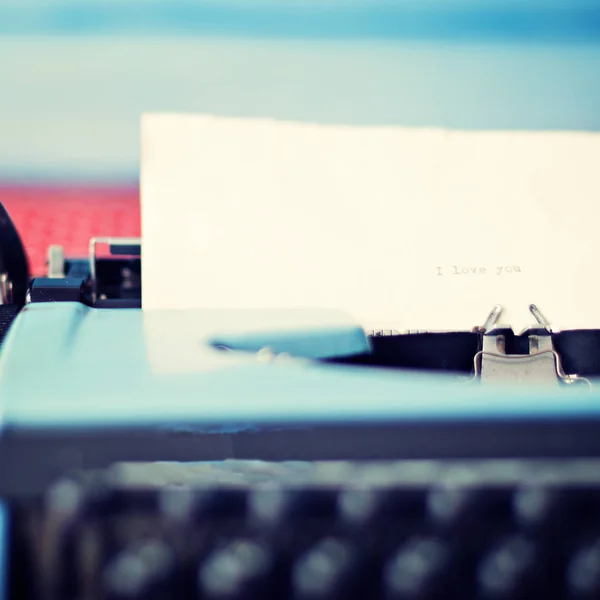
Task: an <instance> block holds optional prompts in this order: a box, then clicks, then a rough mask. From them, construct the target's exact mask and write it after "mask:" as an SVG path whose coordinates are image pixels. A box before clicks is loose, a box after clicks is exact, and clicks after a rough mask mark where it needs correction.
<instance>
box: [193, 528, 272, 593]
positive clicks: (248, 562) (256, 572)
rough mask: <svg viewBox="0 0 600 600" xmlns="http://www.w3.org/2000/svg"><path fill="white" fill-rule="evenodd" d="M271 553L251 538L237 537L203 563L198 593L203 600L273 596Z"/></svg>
mask: <svg viewBox="0 0 600 600" xmlns="http://www.w3.org/2000/svg"><path fill="white" fill-rule="evenodd" d="M273 566H274V563H273V557H272V554H271V552H270V551H269V550H268V549H267V548H266V547H264V546H263V545H262V544H260V543H257V542H254V541H251V540H234V541H232V542H230V543H228V544H227V545H225V546H223V547H222V548H219V549H217V550H215V551H214V552H213V553H212V554H210V555H209V556H208V557H207V558H206V559H205V560H204V561H202V564H201V565H200V569H199V573H198V592H199V597H200V598H202V599H203V600H255V599H256V598H261V599H266V598H268V597H269V587H270V586H269V584H270V579H271V575H272V570H273Z"/></svg>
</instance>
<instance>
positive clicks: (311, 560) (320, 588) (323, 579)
mask: <svg viewBox="0 0 600 600" xmlns="http://www.w3.org/2000/svg"><path fill="white" fill-rule="evenodd" d="M291 587H292V594H291V597H292V598H293V599H294V600H353V599H355V598H356V599H357V600H359V599H360V600H362V599H363V597H364V592H363V591H362V588H361V586H360V573H359V569H358V564H357V562H356V554H355V552H354V550H353V549H352V548H351V547H350V546H349V545H348V544H347V543H346V542H344V541H340V540H337V539H335V538H327V539H324V540H321V541H320V542H319V543H318V544H316V545H315V546H313V547H312V548H310V549H309V550H308V551H307V552H306V553H305V554H304V555H302V556H300V557H299V558H298V560H297V561H296V564H295V565H294V567H293V569H292V582H291Z"/></svg>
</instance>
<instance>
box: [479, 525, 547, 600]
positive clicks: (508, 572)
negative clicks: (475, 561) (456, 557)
mask: <svg viewBox="0 0 600 600" xmlns="http://www.w3.org/2000/svg"><path fill="white" fill-rule="evenodd" d="M548 579H549V575H548V573H547V570H546V569H544V567H543V564H542V563H541V561H540V558H539V553H538V551H537V548H536V547H535V545H534V544H533V543H532V542H531V541H530V540H529V539H527V538H525V537H521V536H514V537H511V538H509V539H507V540H506V541H505V542H503V543H501V544H500V545H498V546H497V547H496V548H493V549H492V550H491V551H490V552H489V553H488V554H487V555H486V556H484V558H483V559H482V560H481V562H480V564H479V565H478V568H477V584H478V591H479V595H478V598H479V599H480V600H505V599H506V600H521V599H523V600H524V599H530V598H542V597H543V598H551V597H552V596H551V595H548V592H549V590H548V587H549V586H548V585H547V582H548Z"/></svg>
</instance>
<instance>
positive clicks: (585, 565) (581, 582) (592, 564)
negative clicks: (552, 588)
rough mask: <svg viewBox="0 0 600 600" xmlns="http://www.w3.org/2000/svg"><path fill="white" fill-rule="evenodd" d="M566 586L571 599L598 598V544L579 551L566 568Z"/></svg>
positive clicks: (599, 593) (599, 576)
mask: <svg viewBox="0 0 600 600" xmlns="http://www.w3.org/2000/svg"><path fill="white" fill-rule="evenodd" d="M567 585H568V589H569V591H570V593H571V596H570V597H572V598H574V599H577V600H592V598H600V542H596V544H594V545H592V546H590V547H587V548H584V549H582V550H580V551H579V552H578V553H577V554H576V555H575V557H574V558H573V559H572V560H571V563H570V564H569V566H568V568H567Z"/></svg>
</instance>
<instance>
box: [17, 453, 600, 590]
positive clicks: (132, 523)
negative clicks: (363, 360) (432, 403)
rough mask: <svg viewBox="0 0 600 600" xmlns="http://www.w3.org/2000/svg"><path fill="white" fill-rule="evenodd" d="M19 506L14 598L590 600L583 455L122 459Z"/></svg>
mask: <svg viewBox="0 0 600 600" xmlns="http://www.w3.org/2000/svg"><path fill="white" fill-rule="evenodd" d="M21 510H25V509H24V508H23V507H21ZM27 511H28V512H27V518H25V519H22V520H20V521H19V522H25V523H27V526H26V527H23V528H21V529H22V530H21V531H19V532H18V533H19V535H18V536H16V538H15V540H14V543H15V544H20V548H21V552H20V555H21V556H24V555H27V556H28V560H27V561H25V562H24V563H23V564H27V565H28V567H27V570H24V569H20V570H19V573H18V576H15V577H14V580H13V586H20V587H19V591H18V593H19V597H26V596H27V595H29V596H30V597H43V598H48V599H49V600H53V599H61V600H75V599H78V600H85V599H89V600H125V599H142V598H144V599H152V600H166V599H176V598H182V599H183V598H186V599H193V598H197V599H206V600H209V599H210V600H234V599H235V600H238V599H239V600H258V599H260V600H271V599H282V600H284V599H294V600H321V599H322V600H326V599H327V600H338V599H340V600H341V599H344V600H354V599H356V600H365V599H372V600H380V599H381V600H426V599H427V600H428V599H434V598H435V599H438V598H439V599H444V600H451V599H458V600H470V599H474V600H475V599H477V600H479V599H485V600H504V599H509V598H510V599H538V598H539V599H554V598H556V599H559V598H560V599H562V598H565V599H573V600H575V599H581V600H583V599H586V600H587V599H590V600H591V599H596V600H597V599H600V462H596V461H568V462H563V463H557V462H553V463H548V462H541V463H540V462H531V463H525V462H522V461H515V462H510V461H509V462H506V461H503V462H497V461H483V462H478V463H476V464H474V463H466V462H462V463H449V462H429V461H427V462H423V461H411V462H392V463H361V464H350V463H263V462H246V461H244V462H236V461H226V462H224V463H220V464H214V465H206V464H204V465H181V464H153V465H119V466H118V467H115V468H113V469H110V470H108V471H106V472H103V473H88V474H84V475H81V476H77V477H74V478H71V479H69V480H64V481H61V482H59V483H57V484H56V485H55V486H53V487H52V488H51V489H50V490H49V492H48V494H47V496H46V497H45V499H44V500H43V502H40V503H38V504H37V505H36V506H34V507H31V506H30V507H29V508H28V509H27ZM15 589H16V588H15ZM15 593H16V592H15Z"/></svg>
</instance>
